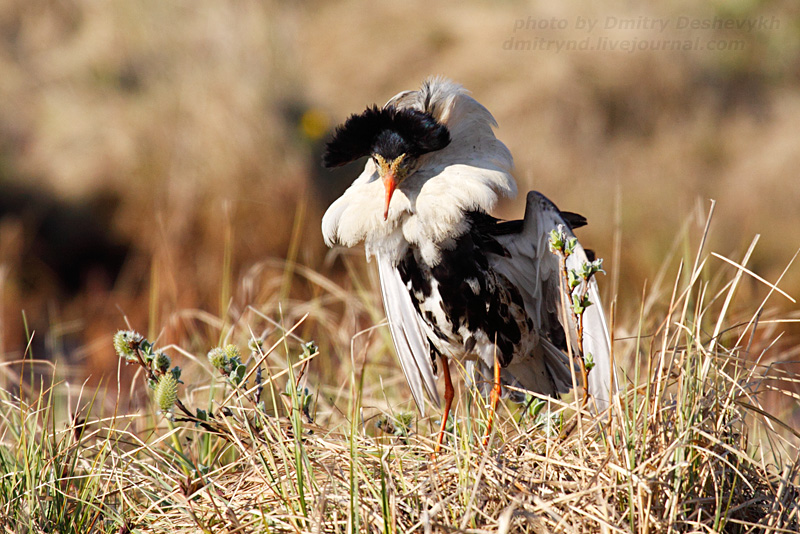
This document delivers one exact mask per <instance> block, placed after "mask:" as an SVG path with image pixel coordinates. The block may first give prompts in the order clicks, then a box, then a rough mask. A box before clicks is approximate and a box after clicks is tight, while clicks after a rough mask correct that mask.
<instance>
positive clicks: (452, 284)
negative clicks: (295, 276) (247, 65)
mask: <svg viewBox="0 0 800 534" xmlns="http://www.w3.org/2000/svg"><path fill="white" fill-rule="evenodd" d="M496 126H497V123H496V122H495V120H494V117H493V116H492V115H491V113H490V112H489V111H488V110H487V109H486V108H485V107H484V106H482V105H481V104H479V103H478V102H477V101H476V100H475V99H474V98H472V97H471V96H470V95H469V93H468V92H467V91H466V90H465V89H464V88H462V87H461V86H460V85H458V84H456V83H454V82H452V81H449V80H446V79H442V78H432V79H429V80H427V81H425V82H424V83H423V85H422V87H421V88H420V89H419V90H417V91H405V92H402V93H400V94H398V95H397V96H395V97H393V98H392V99H391V100H389V102H387V103H386V105H384V106H383V107H382V108H379V107H377V106H373V107H368V108H367V109H366V110H365V111H364V112H362V113H360V114H354V115H352V116H350V117H349V118H348V119H347V120H346V121H345V122H344V123H343V124H341V125H340V126H338V127H337V128H336V131H335V133H334V135H333V137H332V139H331V140H330V142H328V144H327V147H326V148H327V150H326V153H325V156H324V164H325V166H326V167H338V166H341V165H344V164H347V163H350V162H352V161H355V160H357V159H359V158H362V157H365V156H366V157H368V159H367V160H366V165H365V167H364V170H363V172H362V173H361V174H360V176H358V178H356V180H355V181H354V182H353V184H352V185H351V186H350V187H349V188H348V189H347V190H346V191H345V192H344V194H343V195H342V196H341V197H340V198H338V199H337V200H336V201H335V202H333V204H332V205H331V206H330V207H329V208H328V210H327V211H326V213H325V215H324V217H323V219H322V232H323V235H324V238H325V242H326V244H327V245H328V246H334V245H343V246H346V247H353V246H355V245H357V244H359V243H362V242H363V243H364V246H365V249H366V255H367V260H369V259H370V258H372V257H374V258H375V259H376V260H377V264H378V270H379V275H380V284H381V291H382V295H383V304H384V307H385V310H386V316H387V319H388V322H389V327H390V330H391V333H392V339H393V341H394V346H395V349H396V351H397V356H398V358H399V360H400V364H401V366H402V369H403V372H404V374H405V376H406V379H407V380H408V385H409V386H410V389H411V393H412V395H413V397H414V400H415V401H416V404H417V407H418V409H419V410H420V412H421V413H422V414H423V415H424V414H425V402H424V401H425V399H424V395H425V394H427V396H428V398H429V399H430V400H431V401H432V402H433V403H434V404H435V405H438V404H439V394H438V391H437V386H436V376H437V374H438V370H437V359H438V360H439V361H440V362H441V373H442V374H443V375H444V386H445V391H444V400H445V407H444V413H443V416H442V422H441V428H440V431H439V434H438V438H437V445H436V450H437V451H438V450H439V448H440V446H441V444H442V439H443V435H444V428H445V424H446V421H447V418H448V415H449V412H450V408H451V403H452V400H453V395H454V390H453V385H452V381H451V378H450V370H449V365H448V360H449V359H450V358H455V359H459V360H462V361H464V362H466V369H467V371H468V373H467V374H468V377H469V376H472V379H476V377H477V376H478V375H481V374H485V375H488V376H490V377H492V378H491V383H492V388H491V392H490V393H491V395H490V398H491V411H490V412H489V423H488V425H487V426H488V427H489V429H487V434H486V437H488V435H489V431H490V428H491V417H492V415H493V413H494V410H495V409H496V406H497V402H498V399H499V398H500V396H501V393H504V394H510V395H512V396H514V397H515V398H516V399H517V400H518V399H519V398H520V396H522V397H523V398H524V395H525V393H526V392H529V393H533V394H536V395H539V396H549V397H555V396H557V395H559V394H561V393H564V392H567V391H569V390H570V389H572V386H573V377H574V376H575V374H574V372H573V370H572V368H571V366H570V363H569V362H570V360H569V358H568V356H567V354H568V340H567V337H568V336H569V337H570V338H571V341H572V345H571V346H572V347H576V346H577V345H576V343H575V341H576V331H577V327H576V325H575V324H573V323H574V320H573V318H572V316H571V314H568V313H562V306H563V302H564V301H563V300H562V291H563V290H562V285H561V280H562V276H561V275H562V269H561V266H560V263H559V258H558V257H557V256H556V255H555V254H553V253H552V252H551V251H550V250H549V235H550V232H551V231H552V230H554V229H558V230H559V231H561V232H563V233H564V234H565V235H566V236H567V237H569V238H571V237H574V234H573V233H572V229H573V228H576V227H579V226H582V225H584V224H585V223H586V221H585V219H584V218H583V217H581V216H579V215H576V214H573V213H569V212H561V211H559V210H558V208H556V206H555V205H554V204H553V203H552V202H550V201H549V200H548V199H547V198H545V197H544V196H543V195H542V194H540V193H538V192H535V191H531V192H530V193H528V196H527V205H526V208H525V216H524V219H522V220H513V221H501V220H499V219H497V218H495V217H493V216H491V215H490V214H489V212H490V211H491V210H492V208H493V207H494V206H495V204H496V202H497V200H498V198H499V197H501V196H507V197H511V196H514V195H516V192H517V187H516V182H515V180H514V178H513V177H512V175H511V170H512V167H513V160H512V157H511V153H510V152H509V150H508V149H507V148H506V146H505V145H504V144H503V143H502V142H501V141H500V140H498V139H497V138H496V137H495V134H494V128H495V127H496ZM586 261H588V258H587V254H586V252H585V251H584V249H583V248H582V247H581V246H580V244H577V246H576V247H575V250H574V253H573V254H571V255H570V256H569V257H568V258H567V267H568V268H572V269H576V268H578V267H579V266H580V265H581V264H582V263H583V262H586ZM587 289H588V297H589V299H590V300H591V302H592V303H593V304H594V305H593V306H590V307H588V308H587V309H586V311H585V312H584V316H583V325H582V331H583V335H582V338H583V339H582V341H583V349H584V353H586V354H588V353H591V354H592V356H593V360H594V364H595V365H594V369H593V370H592V371H591V373H590V374H589V384H588V390H589V393H590V395H591V396H592V397H593V398H594V399H595V402H596V405H597V406H598V408H599V409H603V408H605V406H607V404H608V400H609V398H610V387H611V378H610V377H611V362H610V357H609V336H608V327H607V325H606V321H605V318H604V315H603V310H602V307H601V304H600V298H599V294H598V291H597V286H596V283H595V281H594V279H593V278H591V279H590V281H589V284H588V288H587ZM562 318H567V322H569V323H570V324H567V325H566V328H565V325H563V324H562V320H563V319H562ZM568 333H569V334H568ZM572 350H575V349H572ZM484 384H486V382H484ZM487 389H489V388H488V387H486V386H485V385H484V387H482V393H484V394H485V393H486V390H487Z"/></svg>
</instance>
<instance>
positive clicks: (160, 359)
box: [154, 352, 172, 373]
mask: <svg viewBox="0 0 800 534" xmlns="http://www.w3.org/2000/svg"><path fill="white" fill-rule="evenodd" d="M154 363H155V368H156V369H157V370H159V371H161V372H162V373H166V372H167V371H168V370H169V364H170V363H172V360H170V358H169V356H167V355H166V354H164V353H163V352H159V353H158V354H156V359H155V362H154Z"/></svg>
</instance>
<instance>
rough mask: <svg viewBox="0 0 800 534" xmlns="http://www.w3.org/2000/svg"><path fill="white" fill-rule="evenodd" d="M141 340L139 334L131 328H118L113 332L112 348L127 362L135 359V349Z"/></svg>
mask: <svg viewBox="0 0 800 534" xmlns="http://www.w3.org/2000/svg"><path fill="white" fill-rule="evenodd" d="M143 340H144V338H143V337H142V336H141V334H137V333H136V332H134V331H133V330H120V331H118V332H117V333H116V334H114V350H115V351H116V352H117V356H119V357H120V358H124V359H125V360H126V361H129V362H132V361H136V349H138V348H139V345H140V344H141V342H142V341H143Z"/></svg>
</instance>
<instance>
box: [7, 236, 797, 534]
mask: <svg viewBox="0 0 800 534" xmlns="http://www.w3.org/2000/svg"><path fill="white" fill-rule="evenodd" d="M706 230H707V229H706ZM706 235H707V234H706V233H703V234H702V236H703V237H702V239H701V242H700V244H699V247H698V251H697V252H696V254H695V255H694V256H693V257H692V256H690V257H687V258H686V261H684V262H680V263H681V268H680V269H679V273H680V274H679V276H678V277H677V278H676V279H675V282H674V286H673V288H672V290H671V291H667V292H664V293H662V294H660V295H658V296H652V295H651V296H650V297H649V298H651V299H655V300H656V301H657V302H659V303H660V306H661V307H664V308H665V309H666V310H667V311H666V312H665V313H664V314H663V315H662V314H656V313H654V312H649V313H648V314H644V313H643V315H642V317H641V321H640V324H639V325H630V326H629V327H628V328H629V329H632V330H634V331H638V332H639V333H638V334H636V335H635V336H634V337H633V338H632V339H627V340H618V341H617V342H616V343H615V348H616V351H615V357H616V358H617V361H618V362H620V363H621V364H622V368H623V369H626V370H628V374H626V373H624V372H621V373H620V375H619V376H620V384H619V387H620V392H619V395H618V397H617V398H616V399H615V402H614V403H613V406H612V408H611V409H610V412H609V413H607V414H603V416H601V417H597V416H594V415H592V414H590V413H588V412H584V413H581V412H580V411H579V410H578V409H577V406H578V405H577V404H574V403H572V402H570V401H569V399H566V400H564V401H563V402H562V401H550V403H549V405H548V406H549V408H548V407H545V406H544V403H543V404H541V405H534V407H525V406H517V405H512V404H507V405H505V406H504V408H503V411H502V412H501V414H502V416H501V421H502V423H501V424H500V425H499V428H498V429H497V430H496V431H495V433H494V434H493V438H492V440H491V442H490V444H489V446H488V447H487V448H486V449H483V448H482V447H481V446H480V444H479V442H480V439H479V437H480V435H481V433H482V425H483V424H484V421H485V414H484V413H483V407H482V406H483V402H481V401H479V400H477V399H476V398H474V397H473V396H472V395H471V394H470V392H469V391H462V392H461V393H460V395H459V396H458V397H457V398H458V402H457V405H456V407H455V414H454V418H453V424H452V426H451V429H450V434H449V439H448V440H447V444H446V447H445V450H444V451H443V452H442V453H441V454H440V455H439V456H438V457H437V458H435V459H434V458H432V456H431V454H432V450H433V448H432V447H433V442H432V440H431V439H430V436H431V435H432V432H433V431H434V429H435V428H436V426H437V422H436V420H435V417H436V415H434V416H432V417H431V418H428V419H421V420H418V421H416V422H415V421H414V420H413V419H414V418H413V416H412V417H409V415H408V414H407V413H406V412H403V411H395V410H396V407H397V406H398V405H399V404H400V402H399V399H400V398H408V394H407V392H406V391H405V388H404V387H403V386H404V384H402V379H401V378H398V379H397V380H389V381H387V382H385V383H384V382H382V379H381V378H380V376H381V375H383V377H384V378H387V377H389V376H397V370H396V366H394V365H393V364H383V363H382V358H383V356H382V355H383V354H384V353H385V352H386V346H387V343H386V339H385V333H386V332H385V330H386V329H385V328H378V329H375V328H369V329H367V330H365V331H363V332H361V333H360V334H357V335H355V336H353V337H352V340H351V341H347V342H346V343H345V346H344V347H342V346H339V347H338V349H339V350H343V351H348V350H349V352H350V362H349V364H346V365H344V366H342V367H344V369H340V370H339V373H340V375H344V377H345V380H344V381H343V382H342V383H341V384H338V385H337V384H336V383H335V382H329V381H325V380H321V379H319V378H318V375H317V371H318V368H320V367H323V368H324V367H326V366H328V365H330V361H329V359H330V355H329V354H326V353H325V352H323V353H320V351H319V350H317V349H315V348H309V346H307V345H306V342H307V341H308V340H307V339H305V338H303V337H301V336H298V333H300V332H302V331H303V328H304V327H306V326H307V325H308V324H309V323H311V322H317V321H318V322H320V324H322V325H327V326H326V328H327V329H329V330H332V329H333V328H334V326H335V327H336V328H337V329H338V330H340V331H350V332H352V331H353V330H352V323H350V322H349V321H348V320H347V317H348V316H350V315H351V313H352V311H351V312H347V313H344V314H343V315H341V316H340V318H341V317H344V318H345V319H344V320H343V321H344V322H339V323H338V324H337V323H335V321H333V319H332V317H331V315H330V313H329V312H327V311H326V309H325V307H324V306H321V305H320V304H322V303H327V304H329V305H333V304H334V303H337V302H338V303H339V304H338V305H339V306H342V305H343V308H344V309H345V310H356V312H355V313H356V314H361V313H367V314H368V315H369V314H372V313H375V312H374V306H375V304H376V303H375V302H374V297H373V296H372V295H369V294H364V295H363V298H362V297H359V296H358V292H350V293H346V292H344V291H343V290H342V289H341V288H340V287H338V286H337V285H336V284H334V283H333V282H331V281H330V280H327V279H325V278H324V277H321V276H319V275H317V274H315V273H313V272H312V271H308V270H305V269H302V268H298V270H297V273H299V274H298V275H299V276H304V277H306V278H307V279H311V280H313V281H314V283H315V284H317V285H318V286H319V288H320V292H319V293H318V296H317V298H316V300H312V301H308V302H305V303H301V302H298V303H294V304H295V305H296V306H297V307H298V309H301V310H304V311H302V312H301V313H302V316H300V317H299V318H297V319H295V318H292V319H291V320H287V317H296V313H294V312H292V311H291V310H288V309H284V310H283V311H282V312H281V311H280V309H281V308H280V307H279V306H277V305H276V307H275V308H273V309H272V310H271V311H267V310H264V311H261V310H257V309H255V308H244V309H242V310H241V311H240V312H239V313H238V315H232V316H229V317H228V318H227V320H220V319H213V318H210V317H208V316H206V317H205V319H203V318H202V317H197V318H195V319H194V321H195V322H196V323H197V324H198V328H196V329H195V333H196V334H197V335H198V336H199V337H197V336H196V337H195V339H193V340H188V339H187V345H186V346H195V347H200V346H203V345H205V346H217V345H219V346H221V345H224V344H226V343H230V342H233V343H236V344H238V345H239V346H240V347H244V346H245V344H246V343H247V341H248V339H251V338H252V337H253V336H255V337H257V338H259V339H261V340H262V345H261V347H262V348H261V349H259V350H257V351H255V352H252V353H251V355H250V357H249V360H248V359H247V358H244V359H245V360H246V361H247V362H248V367H247V368H248V374H247V375H246V377H245V379H246V383H245V384H243V385H241V386H236V385H235V384H233V383H232V382H230V381H228V380H226V379H225V378H224V377H222V376H220V375H219V373H218V372H217V371H216V370H215V369H212V368H211V367H210V366H209V365H208V364H207V363H205V358H204V356H202V355H200V356H197V355H196V353H194V352H192V351H191V350H185V349H183V348H181V347H179V346H171V347H166V348H165V349H166V351H167V352H168V353H169V354H171V355H172V356H173V360H174V362H176V363H179V364H181V366H182V367H183V375H182V377H183V380H184V381H185V382H186V384H185V385H184V386H181V388H180V390H179V398H180V399H181V400H182V403H183V406H185V407H186V408H187V410H186V411H185V412H184V411H183V410H182V409H174V413H175V420H174V422H170V421H168V420H167V419H165V418H164V417H163V415H161V414H160V413H159V412H158V411H157V410H158V408H157V406H156V404H157V401H153V403H152V404H151V406H156V407H149V408H145V409H144V410H143V411H141V413H140V414H139V415H135V416H133V417H130V416H127V415H123V414H122V413H118V414H117V415H116V416H114V417H106V418H97V417H95V416H92V415H91V413H90V412H92V411H93V408H92V405H91V404H90V403H87V402H86V401H85V400H83V401H81V400H78V401H76V402H75V404H74V408H72V410H77V411H78V412H79V414H80V415H81V417H86V418H87V419H88V423H87V424H86V425H85V426H80V427H79V428H81V429H82V431H83V434H81V435H79V433H77V432H76V422H75V420H76V419H77V418H73V419H72V422H71V423H68V424H66V425H61V426H56V425H55V424H54V423H52V422H51V423H49V424H48V423H43V424H41V423H40V424H35V422H36V421H40V420H44V421H48V420H50V421H52V419H53V418H54V417H55V415H54V414H53V413H52V412H53V411H55V410H56V409H55V408H54V407H53V405H52V401H51V400H48V401H47V402H44V401H39V407H38V410H39V412H41V413H44V414H49V415H44V416H34V417H33V419H30V418H29V421H31V422H33V423H34V424H33V426H30V424H29V426H28V427H25V428H26V429H27V430H25V432H27V436H28V438H27V439H26V440H23V441H24V442H28V441H36V439H34V440H31V439H30V438H31V437H33V438H37V439H39V438H47V437H48V436H52V437H53V440H54V442H56V443H61V444H62V446H60V447H57V448H56V449H54V450H50V451H43V452H41V453H39V454H40V457H41V459H42V460H43V461H41V462H39V464H42V465H50V464H55V465H64V464H65V462H64V461H63V460H64V458H77V459H78V460H77V461H73V462H72V463H70V464H68V465H70V466H71V467H70V468H69V470H68V471H66V472H64V471H63V469H64V468H63V467H62V468H61V469H62V472H58V471H56V473H55V474H52V473H51V475H50V476H48V477H42V478H41V481H40V482H36V483H33V495H36V496H38V499H39V501H38V504H37V501H36V500H34V502H32V503H29V504H28V505H24V506H23V505H22V504H21V501H20V498H19V497H12V498H9V497H8V496H7V501H6V504H5V505H3V506H4V508H0V517H5V518H6V519H4V520H0V525H2V526H3V527H5V529H6V531H8V532H12V531H18V530H19V529H20V528H23V527H27V529H29V531H32V532H38V531H46V530H48V527H47V525H48V523H47V522H46V521H44V519H43V518H44V517H45V514H44V512H43V511H42V510H44V507H43V506H42V505H41V503H43V502H48V499H52V497H48V495H51V494H53V492H55V494H56V495H63V496H64V498H65V499H66V502H68V503H69V502H79V503H91V506H92V508H91V510H92V511H93V513H88V514H84V515H85V516H87V517H88V519H85V520H84V522H83V523H82V525H83V527H82V529H79V531H81V532H112V531H113V532H117V531H118V529H122V530H119V531H125V530H124V529H126V528H127V529H129V531H132V532H144V531H147V532H212V531H213V532H218V531H222V532H300V533H315V532H382V533H393V532H403V533H409V532H420V533H423V532H471V533H480V532H504V533H505V532H536V533H542V532H635V533H648V532H676V531H677V532H687V531H691V532H770V533H773V532H774V533H778V532H795V531H797V529H798V528H799V525H800V507H798V502H800V478H799V476H800V473H798V466H800V464H798V461H800V460H799V459H800V455H798V445H799V444H800V436H799V435H798V434H797V432H796V431H795V430H794V429H793V428H792V427H791V425H788V424H786V423H785V421H789V420H790V418H788V417H787V415H786V414H785V413H774V412H773V413H770V412H771V411H772V408H770V406H772V407H774V406H785V407H786V408H788V410H789V411H790V412H791V411H792V410H793V409H794V408H793V407H792V406H795V403H796V399H795V397H794V395H793V393H792V388H793V387H794V386H795V385H796V384H797V382H798V381H800V377H798V376H797V375H794V374H792V373H791V372H789V371H786V370H785V365H786V364H787V363H788V362H786V361H783V357H784V356H785V354H784V353H782V352H780V351H779V350H777V349H776V348H775V347H777V346H779V345H776V344H775V343H774V342H775V340H776V339H777V338H778V337H779V336H772V334H769V336H767V333H768V331H769V330H770V329H771V327H772V326H774V325H775V324H776V321H778V319H777V318H774V317H771V312H769V309H768V308H766V302H767V301H766V299H765V301H764V302H763V303H761V305H760V306H758V307H757V309H755V310H753V314H752V315H750V316H742V317H729V316H728V315H729V314H730V313H731V311H730V309H731V306H730V302H731V301H732V300H733V298H732V297H731V298H730V299H729V298H728V295H731V296H733V295H734V294H735V293H736V291H737V288H738V285H739V284H741V283H742V282H743V281H744V280H745V279H747V278H748V277H750V276H751V275H749V274H747V273H746V272H745V271H743V270H738V271H736V272H738V273H743V274H742V275H741V276H739V275H737V274H734V275H733V276H729V274H730V273H729V271H727V269H726V265H727V263H722V264H718V265H717V267H718V269H717V270H713V269H712V268H711V267H710V264H711V260H712V259H713V258H715V257H717V255H716V254H714V253H709V252H708V251H707V250H706V246H707V244H706V242H705V236H706ZM748 255H749V252H748ZM746 256H747V255H746ZM729 261H730V260H729ZM742 263H744V264H746V258H745V261H742ZM282 278H283V277H282ZM275 283H276V285H279V284H280V281H279V280H276V281H275ZM764 283H765V284H767V285H771V284H769V283H768V282H764ZM769 292H770V294H772V295H773V296H779V295H777V292H779V290H778V289H777V288H776V287H775V286H771V288H769ZM781 298H783V297H781ZM643 307H644V303H643ZM765 310H766V311H765ZM281 314H283V318H281ZM309 314H310V315H309ZM348 323H349V324H348ZM282 324H284V325H287V326H286V327H282V326H281V325H282ZM201 325H204V326H201ZM619 330H620V329H619V328H618V329H617V331H619ZM202 331H206V332H207V333H208V335H206V336H205V337H203V336H202V335H201V334H200V332H202ZM321 331H322V330H318V331H317V332H321ZM340 333H341V332H340ZM351 335H352V334H351ZM304 347H305V348H304ZM347 347H349V349H348V348H347ZM201 354H202V353H201ZM259 368H260V369H261V371H260V372H257V369H259ZM390 369H394V370H390ZM139 374H140V375H141V376H137V378H136V383H137V384H141V383H142V381H143V380H144V378H145V376H144V375H143V374H142V373H139ZM59 387H63V386H59ZM137 389H139V390H140V391H141V388H140V387H139V386H138V385H137ZM774 394H779V395H785V396H787V397H788V398H789V399H790V402H789V403H783V404H780V403H775V402H770V403H769V406H766V405H765V399H766V398H767V397H768V396H769V395H774ZM150 395H152V393H150ZM4 398H5V399H6V405H7V408H9V409H10V410H11V411H10V412H8V413H11V414H14V413H20V414H26V413H30V412H31V410H30V409H28V408H25V406H26V404H25V401H24V400H23V401H20V398H22V399H29V398H37V395H36V393H35V392H33V393H31V392H25V391H23V392H21V393H20V394H19V397H17V396H14V395H11V394H10V393H4ZM38 398H40V399H41V398H47V399H49V397H47V396H41V395H40V396H39V397H38ZM48 402H49V404H48ZM304 407H305V408H306V409H304ZM196 409H202V410H206V411H207V412H208V413H209V414H210V417H209V418H208V420H205V421H203V422H200V421H197V420H196V419H194V418H193V417H192V416H194V415H195V413H196V412H195V410H196ZM48 410H49V411H48ZM94 411H97V409H94ZM71 413H72V412H71ZM14 417H16V416H7V417H6V418H4V420H3V422H2V425H0V427H1V428H2V438H0V439H2V441H3V443H6V447H8V443H9V437H10V436H11V434H13V433H14V432H17V433H19V432H20V428H21V427H20V424H19V423H17V422H15V421H17V420H16V419H14ZM201 418H203V419H204V417H201ZM20 419H25V417H22V416H20ZM193 421H194V422H193ZM576 423H577V424H576ZM81 425H82V423H81ZM62 428H63V429H62ZM567 429H569V430H567ZM23 434H24V432H23ZM3 450H11V451H14V450H15V449H14V447H13V446H12V447H11V449H3ZM17 450H18V449H17ZM12 456H13V453H12ZM33 456H34V457H36V455H33ZM47 458H52V460H47ZM37 465H38V464H37ZM40 469H44V468H41V467H40ZM20 473H21V471H18V470H16V471H15V470H14V469H9V467H8V465H6V473H5V475H4V476H3V477H0V481H6V482H7V483H6V485H5V486H3V484H2V483H0V489H3V490H4V491H6V494H7V495H13V494H14V493H13V492H14V491H17V489H16V488H18V487H20V486H22V487H24V486H25V484H24V483H21V482H19V478H20ZM65 473H66V474H65ZM15 480H17V481H18V482H17V483H16V485H15V483H14V481H15ZM97 481H103V482H102V483H98V482H97ZM87 488H88V489H87ZM86 506H88V505H86ZM3 521H5V522H3ZM87 524H89V525H90V526H89V527H86V525H87ZM58 525H59V526H60V531H63V532H68V531H74V529H73V530H70V527H71V525H70V524H68V522H65V521H64V522H62V523H58ZM49 528H51V529H52V528H53V524H50V526H49Z"/></svg>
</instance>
